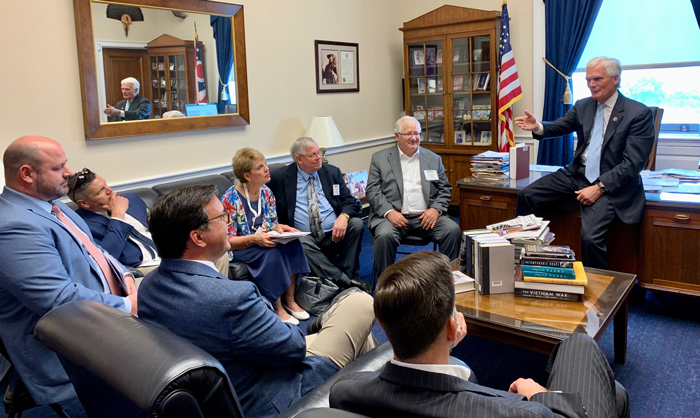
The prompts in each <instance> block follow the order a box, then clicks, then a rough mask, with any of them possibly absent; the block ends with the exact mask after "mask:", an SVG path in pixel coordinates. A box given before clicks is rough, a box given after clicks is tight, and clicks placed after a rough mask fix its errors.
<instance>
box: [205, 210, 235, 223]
mask: <svg viewBox="0 0 700 418" xmlns="http://www.w3.org/2000/svg"><path fill="white" fill-rule="evenodd" d="M219 218H223V221H224V222H225V223H226V225H231V212H229V211H227V210H225V211H224V213H222V214H221V215H218V216H214V217H213V218H209V219H207V222H211V221H213V220H214V219H219Z"/></svg>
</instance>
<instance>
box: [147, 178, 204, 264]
mask: <svg viewBox="0 0 700 418" xmlns="http://www.w3.org/2000/svg"><path fill="white" fill-rule="evenodd" d="M215 197H216V186H214V185H206V186H187V187H181V188H179V189H175V190H172V191H170V192H168V193H166V194H164V195H163V196H161V197H160V198H159V199H158V201H156V203H155V204H154V205H153V207H152V208H151V211H150V214H149V217H148V229H149V230H150V231H151V236H152V237H153V242H154V243H155V244H156V249H157V250H158V255H160V256H161V257H163V258H180V257H181V256H182V255H183V253H184V252H185V250H186V249H187V241H188V240H189V237H190V232H192V231H194V230H195V229H203V230H206V229H207V228H209V223H208V219H209V214H207V211H206V209H204V206H205V205H206V204H207V203H209V202H210V201H211V200H212V198H215Z"/></svg>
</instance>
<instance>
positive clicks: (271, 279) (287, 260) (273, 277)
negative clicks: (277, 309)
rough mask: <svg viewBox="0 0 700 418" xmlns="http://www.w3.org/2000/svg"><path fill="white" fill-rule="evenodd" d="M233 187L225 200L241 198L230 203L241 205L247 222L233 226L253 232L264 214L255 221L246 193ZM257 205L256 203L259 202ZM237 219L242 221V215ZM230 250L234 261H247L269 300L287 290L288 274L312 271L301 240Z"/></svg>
mask: <svg viewBox="0 0 700 418" xmlns="http://www.w3.org/2000/svg"><path fill="white" fill-rule="evenodd" d="M231 189H232V190H231ZM231 189H230V190H229V191H228V192H227V193H226V194H225V195H224V197H223V199H228V200H229V203H231V201H232V200H238V202H236V203H238V204H235V205H231V206H232V207H237V208H238V209H240V208H241V206H242V208H243V211H244V213H243V214H240V215H245V220H244V221H245V222H246V224H247V225H246V226H247V228H236V226H235V225H232V226H233V227H234V228H236V229H237V230H238V231H241V230H244V229H245V230H247V231H250V232H253V231H255V230H256V229H257V228H259V227H261V226H262V225H263V223H264V222H265V220H264V218H265V216H264V214H260V216H258V217H257V218H255V223H254V224H253V223H252V220H253V217H254V215H253V213H252V212H251V210H250V209H249V207H248V202H247V200H246V198H245V196H241V195H240V194H239V193H238V191H236V190H235V189H234V188H233V187H232V188H231ZM233 193H235V194H236V196H235V198H234V199H232V198H233V196H232V194H233ZM266 203H267V201H266ZM272 204H273V205H274V201H272ZM225 206H227V205H225ZM255 206H257V204H256V205H255ZM266 212H267V211H266ZM273 213H274V212H273ZM234 218H237V219H239V220H243V217H241V216H238V217H234ZM235 220H236V219H234V222H235ZM265 223H267V222H265ZM272 224H273V225H272V226H275V225H277V219H276V218H275V219H274V221H273V222H272ZM231 253H232V254H233V261H241V262H244V263H246V265H247V266H248V271H249V272H250V276H251V277H252V282H253V283H255V285H256V286H257V287H258V289H259V290H260V293H261V294H262V295H263V296H264V297H265V298H267V300H269V301H270V302H274V301H276V300H277V299H279V297H280V296H281V295H282V293H284V291H285V289H287V287H288V286H289V284H290V279H289V277H290V276H291V275H292V274H295V273H298V274H302V275H304V274H308V273H309V272H310V271H311V270H310V269H309V263H308V261H307V260H306V254H304V248H303V247H302V246H301V241H299V240H298V239H297V240H294V241H291V242H288V243H287V244H278V245H277V246H276V247H270V248H266V247H260V246H257V245H254V246H252V247H250V248H246V249H243V250H234V251H232V252H231Z"/></svg>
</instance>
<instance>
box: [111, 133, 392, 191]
mask: <svg viewBox="0 0 700 418" xmlns="http://www.w3.org/2000/svg"><path fill="white" fill-rule="evenodd" d="M395 141H396V139H395V138H394V136H393V135H392V136H386V137H380V138H370V139H364V140H361V141H354V142H349V143H347V144H343V145H340V146H337V147H333V148H328V149H327V150H326V155H335V154H342V153H346V152H352V151H357V150H361V149H365V148H372V147H377V146H381V145H386V144H390V143H392V142H395ZM231 157H233V155H232V156H231ZM267 162H268V164H277V163H283V164H286V163H290V162H292V157H291V155H289V154H276V155H270V156H267ZM226 171H231V165H230V164H221V165H215V166H211V167H204V168H198V169H195V170H184V171H177V172H174V173H170V174H166V175H157V176H151V177H144V178H141V179H136V180H129V181H126V182H122V183H115V184H110V186H111V187H112V188H113V189H114V190H116V191H117V192H121V191H124V190H133V189H140V188H144V187H153V186H155V185H156V184H161V183H169V182H171V181H180V180H187V179H191V178H196V177H202V176H208V175H214V174H221V173H224V172H226Z"/></svg>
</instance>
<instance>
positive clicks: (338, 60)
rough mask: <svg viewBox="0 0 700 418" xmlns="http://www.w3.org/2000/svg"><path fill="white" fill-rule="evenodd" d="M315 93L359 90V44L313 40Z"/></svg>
mask: <svg viewBox="0 0 700 418" xmlns="http://www.w3.org/2000/svg"><path fill="white" fill-rule="evenodd" d="M314 49H315V55H316V93H344V92H359V91H360V64H359V45H358V44H356V43H347V42H333V41H314Z"/></svg>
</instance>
